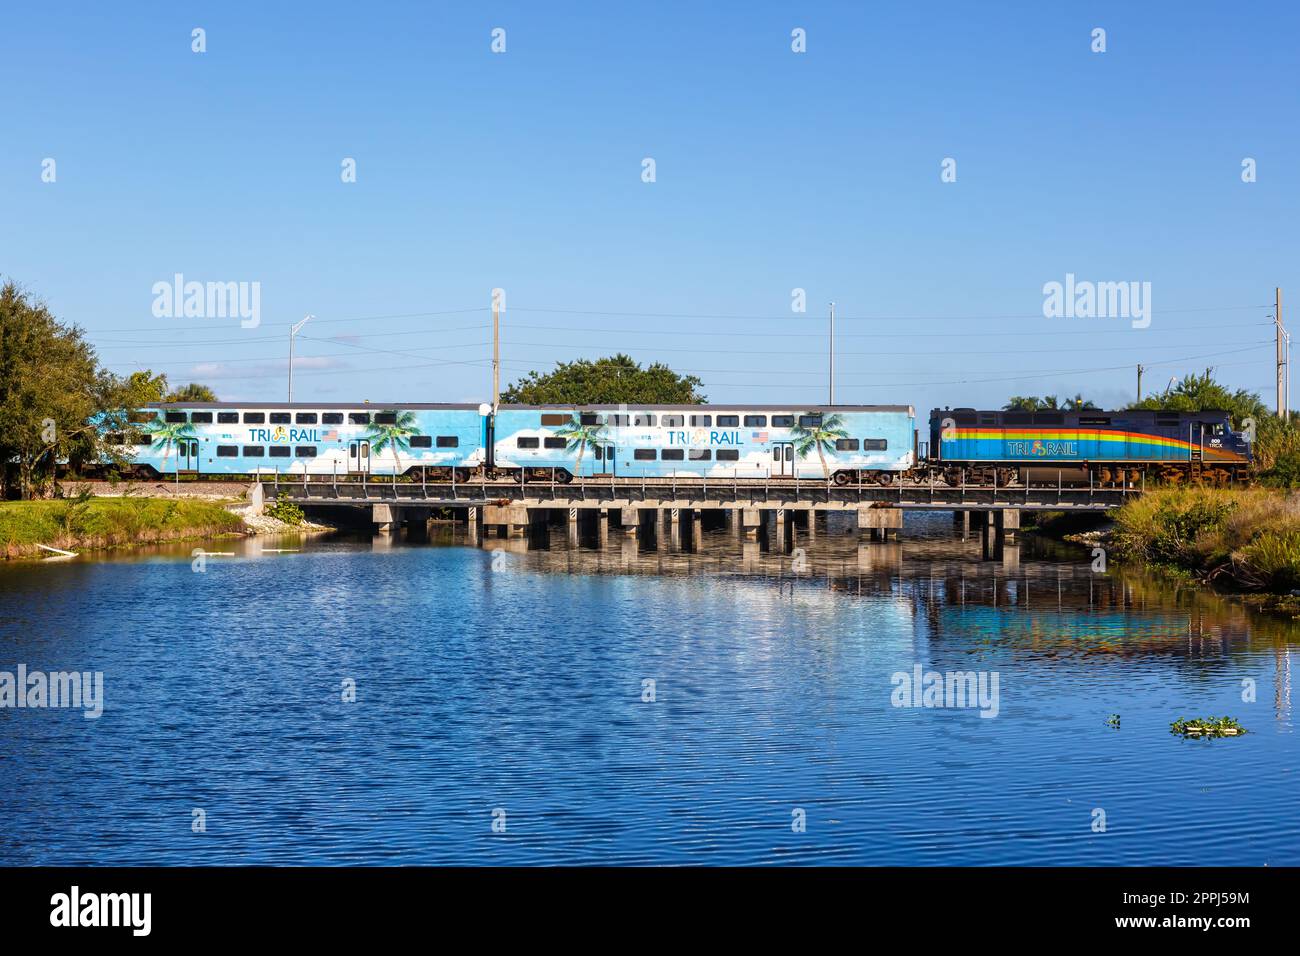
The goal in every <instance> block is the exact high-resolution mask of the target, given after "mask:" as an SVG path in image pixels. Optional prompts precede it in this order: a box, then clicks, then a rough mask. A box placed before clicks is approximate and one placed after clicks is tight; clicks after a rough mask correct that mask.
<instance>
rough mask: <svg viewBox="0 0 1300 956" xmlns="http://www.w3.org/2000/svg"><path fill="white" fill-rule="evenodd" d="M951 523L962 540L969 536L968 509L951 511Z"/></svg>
mask: <svg viewBox="0 0 1300 956" xmlns="http://www.w3.org/2000/svg"><path fill="white" fill-rule="evenodd" d="M952 524H953V527H954V528H956V529H957V533H958V534H959V535H961V539H962V540H963V541H965V540H966V539H967V538H969V537H970V512H969V511H954V512H953V513H952Z"/></svg>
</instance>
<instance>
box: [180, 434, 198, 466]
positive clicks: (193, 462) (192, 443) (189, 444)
mask: <svg viewBox="0 0 1300 956" xmlns="http://www.w3.org/2000/svg"><path fill="white" fill-rule="evenodd" d="M176 470H177V471H190V472H195V473H197V472H198V470H199V443H198V441H197V440H196V439H193V438H188V439H186V438H182V439H181V440H180V441H178V442H177V443H176Z"/></svg>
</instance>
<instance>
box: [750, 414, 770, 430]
mask: <svg viewBox="0 0 1300 956" xmlns="http://www.w3.org/2000/svg"><path fill="white" fill-rule="evenodd" d="M745 427H746V428H766V427H767V416H766V415H746V416H745Z"/></svg>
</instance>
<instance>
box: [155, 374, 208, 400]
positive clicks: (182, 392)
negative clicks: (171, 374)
mask: <svg viewBox="0 0 1300 956" xmlns="http://www.w3.org/2000/svg"><path fill="white" fill-rule="evenodd" d="M163 381H164V383H165V382H166V379H164V380H163ZM216 400H217V393H216V392H214V391H213V390H212V389H211V388H209V387H208V386H207V385H200V384H199V383H198V382H190V383H189V384H188V385H182V386H181V387H180V388H174V389H172V390H171V391H169V392H168V393H167V397H166V398H165V399H163V401H167V402H215V401H216Z"/></svg>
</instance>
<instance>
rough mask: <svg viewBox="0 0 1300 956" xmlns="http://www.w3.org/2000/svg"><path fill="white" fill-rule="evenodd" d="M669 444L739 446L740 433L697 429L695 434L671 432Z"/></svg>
mask: <svg viewBox="0 0 1300 956" xmlns="http://www.w3.org/2000/svg"><path fill="white" fill-rule="evenodd" d="M668 444H670V445H686V446H690V447H694V446H696V445H739V444H740V432H715V431H705V430H704V429H703V428H697V429H695V431H693V432H669V433H668Z"/></svg>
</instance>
